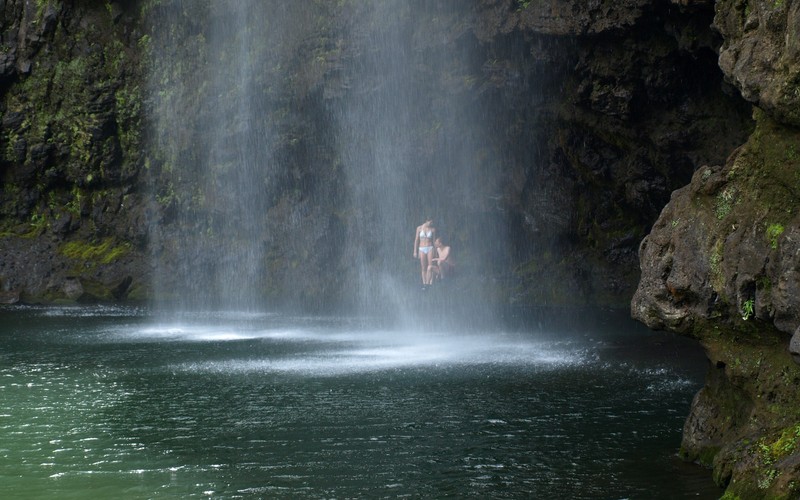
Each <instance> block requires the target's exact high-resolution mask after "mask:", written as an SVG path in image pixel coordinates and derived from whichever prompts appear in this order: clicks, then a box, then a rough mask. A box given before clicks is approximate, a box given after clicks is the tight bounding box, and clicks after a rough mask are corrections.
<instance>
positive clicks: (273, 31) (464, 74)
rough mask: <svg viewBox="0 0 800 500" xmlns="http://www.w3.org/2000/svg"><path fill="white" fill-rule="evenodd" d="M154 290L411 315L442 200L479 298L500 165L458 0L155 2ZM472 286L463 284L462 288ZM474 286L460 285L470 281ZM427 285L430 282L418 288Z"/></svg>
mask: <svg viewBox="0 0 800 500" xmlns="http://www.w3.org/2000/svg"><path fill="white" fill-rule="evenodd" d="M149 9H150V12H149V19H150V25H151V29H152V35H151V38H150V40H149V41H148V43H149V45H150V47H149V49H150V50H149V54H150V56H149V61H150V68H149V95H150V110H151V111H150V113H151V119H150V132H151V133H150V136H151V142H150V149H151V152H150V156H149V162H150V168H149V175H150V178H151V180H152V185H153V197H154V200H155V201H156V204H157V207H156V208H157V210H156V211H155V213H157V214H158V217H156V218H155V220H154V221H153V224H152V226H153V230H152V232H151V236H152V247H153V256H154V262H155V263H156V264H155V265H156V268H157V271H156V288H157V290H159V293H160V298H161V299H162V300H164V301H170V300H171V301H172V302H173V303H177V304H178V305H179V306H181V307H183V308H221V309H242V308H244V309H264V308H269V307H271V306H272V305H273V304H275V303H286V302H289V303H291V304H292V305H294V306H296V307H298V308H300V309H302V308H304V307H307V306H309V305H310V304H311V302H312V301H314V300H318V301H320V300H321V301H330V302H336V301H337V300H339V301H340V302H343V303H350V304H355V305H357V306H358V307H359V308H360V310H361V311H362V312H364V311H376V310H377V311H379V312H381V311H383V312H386V311H391V312H393V313H399V314H400V315H401V316H404V317H409V316H413V310H414V309H415V307H416V305H417V304H418V303H419V300H420V297H419V292H420V290H419V286H418V285H419V284H420V265H419V262H418V261H415V260H414V259H413V258H412V253H413V248H412V244H413V238H414V234H413V232H414V228H415V227H416V226H417V225H419V224H420V223H422V222H423V218H424V217H425V216H427V215H429V214H430V215H431V216H432V217H433V218H434V220H435V222H436V225H437V227H438V229H439V233H440V235H442V236H444V237H445V238H446V239H447V241H448V242H449V243H450V244H451V246H452V247H453V252H454V255H455V258H456V259H457V262H458V263H459V270H460V271H461V272H462V273H463V276H464V277H465V278H464V280H463V282H462V285H463V286H461V287H459V288H458V289H451V290H450V291H449V292H448V294H452V293H453V292H456V291H460V292H463V291H464V290H467V289H468V290H469V291H470V293H471V296H470V301H471V302H472V303H473V304H484V303H487V302H488V301H487V300H486V298H487V296H488V294H489V293H490V292H488V291H487V290H488V288H487V287H486V280H485V277H486V276H487V275H488V274H489V273H490V268H489V267H487V264H492V265H496V261H497V260H500V258H501V256H502V255H503V253H502V249H501V248H500V247H502V246H503V245H504V243H503V242H504V241H505V237H504V236H503V224H502V222H501V221H502V217H501V216H500V215H501V214H500V213H499V211H498V210H497V208H496V206H495V205H496V199H497V198H498V196H499V193H498V192H497V190H498V188H497V186H498V184H499V183H498V177H499V174H498V172H499V170H500V169H499V168H498V165H497V160H496V157H497V154H496V152H495V151H494V150H493V145H492V141H491V137H490V134H489V133H488V127H489V124H488V121H487V120H486V117H487V115H486V114H487V105H486V103H482V102H480V99H479V98H478V97H476V96H480V92H479V91H478V89H477V86H478V85H479V84H480V83H479V82H480V80H481V71H482V69H481V65H482V61H481V60H480V58H479V57H476V54H475V51H474V48H475V46H476V45H477V42H476V41H475V38H474V35H472V32H471V30H470V26H471V19H472V18H471V15H472V14H471V9H472V7H470V6H469V5H465V4H462V3H460V2H451V1H437V2H428V1H422V0H414V1H409V2H383V1H370V2H329V3H324V2H323V3H320V2H314V1H311V0H307V1H298V2H281V1H261V0H246V1H245V0H237V1H216V2H212V1H210V0H196V1H191V2H189V1H186V0H165V1H162V2H157V3H155V4H152V5H150V7H149ZM467 295H469V294H467ZM467 295H465V294H464V293H462V296H463V297H466V296H467ZM422 300H425V299H422Z"/></svg>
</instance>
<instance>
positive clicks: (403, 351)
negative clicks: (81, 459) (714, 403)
mask: <svg viewBox="0 0 800 500" xmlns="http://www.w3.org/2000/svg"><path fill="white" fill-rule="evenodd" d="M251 338H260V339H262V340H264V341H265V342H269V341H276V340H282V341H285V340H287V339H290V340H291V341H293V342H297V346H299V347H298V349H297V350H295V351H293V352H292V353H291V354H288V355H284V356H271V355H269V354H265V355H264V356H263V357H260V358H257V359H252V358H250V359H230V360H225V361H218V360H216V361H208V362H195V363H188V364H182V365H177V366H173V367H171V368H172V369H173V370H179V371H191V372H221V373H222V372H231V373H234V372H236V373H240V372H274V373H290V374H307V375H316V376H326V375H344V374H351V373H364V372H374V371H382V370H391V369H405V368H417V367H440V368H445V367H451V366H463V365H524V366H536V367H548V366H551V367H557V366H563V365H572V364H579V363H582V362H584V361H585V359H586V355H585V353H584V352H582V351H580V350H576V349H575V347H574V346H571V347H570V346H568V345H565V344H564V343H553V342H538V341H536V340H533V339H504V338H503V335H502V334H487V335H485V336H481V337H476V336H471V337H470V336H460V335H457V334H450V333H448V334H441V333H438V334H427V333H426V334H424V335H423V334H420V333H419V332H400V331H397V332H395V331H360V332H320V331H314V332H310V331H303V330H298V331H291V332H290V331H283V332H280V333H277V334H276V332H256V334H255V335H254V336H253V337H251ZM322 343H324V345H323V344H322ZM297 346H296V347H297ZM265 352H269V350H268V349H265Z"/></svg>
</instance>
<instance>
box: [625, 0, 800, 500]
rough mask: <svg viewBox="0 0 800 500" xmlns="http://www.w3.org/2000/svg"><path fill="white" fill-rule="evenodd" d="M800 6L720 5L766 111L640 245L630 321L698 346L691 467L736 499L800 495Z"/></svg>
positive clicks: (731, 65)
mask: <svg viewBox="0 0 800 500" xmlns="http://www.w3.org/2000/svg"><path fill="white" fill-rule="evenodd" d="M797 8H798V4H797V2H783V1H781V2H746V3H745V2H725V1H722V2H718V3H717V8H716V9H717V12H716V17H715V25H716V26H718V27H719V29H720V31H721V32H722V34H723V35H724V36H725V42H724V44H723V46H722V49H721V53H720V66H721V68H722V69H723V70H724V71H725V74H726V78H727V79H728V80H729V81H731V82H732V83H734V84H735V85H736V86H737V87H738V88H739V89H740V90H741V92H742V95H743V96H745V97H746V98H747V99H749V100H751V101H752V102H754V103H756V104H757V105H758V107H757V108H755V113H754V118H755V119H756V122H757V127H756V129H755V130H754V132H753V133H752V135H751V136H750V137H749V139H748V141H747V142H746V143H745V144H743V145H742V146H741V147H740V148H738V149H737V150H736V151H734V152H733V153H732V154H731V156H730V157H729V158H728V159H727V161H726V162H725V163H722V164H719V165H709V166H704V167H701V168H700V169H698V170H697V171H696V172H695V174H694V176H693V178H692V181H691V183H690V184H689V185H688V186H686V187H684V188H682V189H679V190H677V191H675V192H674V193H673V195H672V198H671V200H670V202H669V203H668V204H667V206H666V207H665V208H664V210H663V211H662V213H661V215H660V217H659V219H658V221H657V222H656V224H655V225H654V226H653V229H652V231H651V232H650V234H649V235H648V236H647V238H645V239H644V240H643V242H642V244H641V247H640V255H639V257H640V262H641V269H642V278H641V281H640V283H639V287H638V289H637V291H636V293H635V295H634V298H633V300H632V304H631V310H632V314H633V316H634V317H635V318H637V319H639V320H641V321H642V322H644V323H645V324H647V325H648V326H650V327H652V328H656V329H668V330H672V331H676V332H680V333H683V334H686V335H690V336H693V337H695V338H697V339H698V340H699V341H700V342H701V343H702V345H703V346H704V347H705V349H706V352H707V354H708V358H709V361H710V363H709V375H708V378H707V381H706V385H705V387H704V388H703V389H702V390H701V391H700V393H699V394H698V395H697V397H696V398H695V400H694V402H693V404H692V411H691V415H690V417H689V419H688V420H687V423H686V427H685V429H684V439H683V445H682V450H683V453H684V455H685V457H686V458H687V459H690V460H698V461H700V462H703V463H705V464H707V465H710V466H713V468H714V477H715V479H716V480H717V482H718V483H719V484H720V485H723V486H727V487H728V493H729V494H730V495H732V497H733V498H795V497H796V496H797V494H798V493H799V492H800V486H798V484H797V478H798V474H800V468H798V463H800V424H798V422H800V410H799V408H800V393H799V392H798V391H797V387H798V384H800V367H799V366H798V364H797V363H796V362H795V359H797V351H798V348H797V340H796V332H797V329H798V327H799V326H800V302H798V299H797V298H798V297H800V294H798V292H800V278H799V277H798V273H797V270H798V268H800V259H799V258H798V255H800V252H798V248H800V246H799V243H800V229H798V228H800V201H799V200H800V191H798V182H797V180H798V177H797V175H798V174H797V172H800V155H798V153H797V152H798V151H800V130H799V129H798V128H797V113H798V112H799V111H800V103H798V101H797V100H796V96H795V95H794V92H795V91H796V89H797V83H796V82H797V78H798V75H800V73H799V72H798V64H800V58H798V54H797V52H796V30H795V29H794V28H793V27H794V26H796V20H795V16H796V15H797Z"/></svg>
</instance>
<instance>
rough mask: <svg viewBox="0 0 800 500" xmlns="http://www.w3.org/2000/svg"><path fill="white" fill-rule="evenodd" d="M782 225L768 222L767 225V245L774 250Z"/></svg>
mask: <svg viewBox="0 0 800 500" xmlns="http://www.w3.org/2000/svg"><path fill="white" fill-rule="evenodd" d="M783 231H784V227H783V225H782V224H770V225H769V226H768V227H767V241H769V246H770V247H771V248H772V249H773V250H775V249H776V248H778V238H779V237H780V235H782V234H783Z"/></svg>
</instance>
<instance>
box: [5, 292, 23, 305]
mask: <svg viewBox="0 0 800 500" xmlns="http://www.w3.org/2000/svg"><path fill="white" fill-rule="evenodd" d="M18 302H19V292H2V291H0V304H17V303H18Z"/></svg>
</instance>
